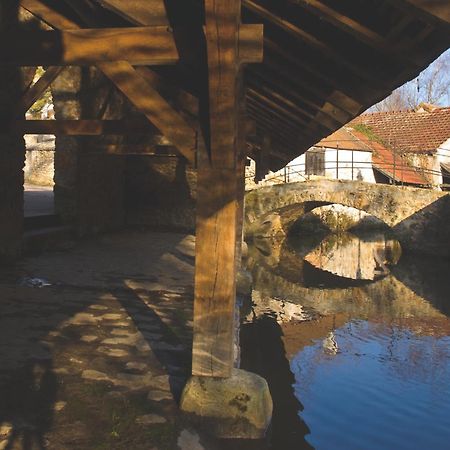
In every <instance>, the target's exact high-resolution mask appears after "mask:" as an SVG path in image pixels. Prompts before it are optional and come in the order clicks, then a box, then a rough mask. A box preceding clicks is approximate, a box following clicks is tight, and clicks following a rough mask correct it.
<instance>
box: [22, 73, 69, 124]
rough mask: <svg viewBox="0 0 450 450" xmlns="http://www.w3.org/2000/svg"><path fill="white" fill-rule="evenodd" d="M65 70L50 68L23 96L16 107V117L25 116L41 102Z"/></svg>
mask: <svg viewBox="0 0 450 450" xmlns="http://www.w3.org/2000/svg"><path fill="white" fill-rule="evenodd" d="M62 70H63V68H62V67H55V66H53V67H48V68H47V70H46V71H45V72H44V74H43V75H42V76H41V77H40V78H39V80H37V81H36V83H34V84H33V85H31V86H30V87H29V88H28V89H27V90H26V92H25V93H24V94H23V96H22V98H21V99H20V100H19V102H18V104H17V107H16V112H15V115H16V116H21V115H23V114H25V113H26V112H27V111H28V110H29V109H30V108H31V107H32V106H33V105H34V104H35V103H36V101H37V100H39V99H40V98H41V97H42V95H43V94H44V92H45V91H46V90H47V89H48V87H49V86H50V84H51V83H52V82H53V81H54V80H55V79H56V77H57V76H58V75H59V74H60V73H61V71H62Z"/></svg>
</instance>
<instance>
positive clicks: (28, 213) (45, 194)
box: [24, 184, 55, 217]
mask: <svg viewBox="0 0 450 450" xmlns="http://www.w3.org/2000/svg"><path fill="white" fill-rule="evenodd" d="M53 199H54V197H53V187H51V186H34V185H32V184H25V192H24V215H25V217H33V216H44V215H50V214H54V213H55V208H54V203H53V201H54V200H53Z"/></svg>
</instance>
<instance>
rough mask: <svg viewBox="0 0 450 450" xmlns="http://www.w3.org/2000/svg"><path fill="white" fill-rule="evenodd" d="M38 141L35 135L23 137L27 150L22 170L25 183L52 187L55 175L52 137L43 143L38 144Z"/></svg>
mask: <svg viewBox="0 0 450 450" xmlns="http://www.w3.org/2000/svg"><path fill="white" fill-rule="evenodd" d="M45 137H46V136H45ZM38 140H39V139H38V136H37V135H31V136H30V135H27V136H25V142H26V149H27V151H26V157H25V168H24V176H25V183H27V184H34V185H38V186H53V184H54V181H53V177H54V174H55V164H54V163H55V151H54V150H55V141H54V136H53V137H51V139H50V138H48V139H47V140H45V141H44V142H38Z"/></svg>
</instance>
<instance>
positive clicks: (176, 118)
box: [97, 61, 198, 164]
mask: <svg viewBox="0 0 450 450" xmlns="http://www.w3.org/2000/svg"><path fill="white" fill-rule="evenodd" d="M97 66H98V67H99V69H100V70H101V71H102V72H103V73H104V74H105V75H106V76H107V77H108V78H109V79H110V80H111V81H112V82H113V83H114V84H115V85H116V86H117V88H118V89H120V90H121V91H122V92H123V94H124V95H125V96H126V97H127V98H128V99H129V100H130V101H131V102H132V103H133V105H134V106H136V108H137V109H138V110H139V111H140V112H142V113H143V114H144V115H145V116H146V117H147V119H148V120H149V121H150V122H151V123H152V124H154V125H155V126H156V127H157V128H158V129H159V130H160V131H161V133H162V134H164V136H166V137H167V139H169V140H170V141H171V142H172V144H173V145H174V146H175V147H177V148H178V149H179V151H180V153H181V154H182V155H183V156H184V157H185V158H186V159H187V160H188V161H189V162H190V163H191V164H195V149H196V146H197V140H198V137H197V133H196V132H195V131H194V130H193V129H192V128H190V127H189V125H188V124H187V123H186V122H185V120H184V119H183V118H182V117H181V116H180V114H179V113H177V112H176V111H175V110H174V109H173V108H172V107H171V106H170V104H169V103H168V102H167V101H166V100H165V99H164V98H163V97H161V95H160V94H159V93H158V92H157V91H156V89H154V88H153V87H152V86H151V85H150V84H149V83H148V82H147V81H146V80H145V79H144V78H143V77H142V76H141V75H140V74H139V73H137V72H136V70H135V69H134V68H133V66H131V65H130V64H129V63H128V62H126V61H118V62H115V63H100V64H97Z"/></svg>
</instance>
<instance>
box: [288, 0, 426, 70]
mask: <svg viewBox="0 0 450 450" xmlns="http://www.w3.org/2000/svg"><path fill="white" fill-rule="evenodd" d="M295 3H296V4H297V5H300V6H301V7H303V8H305V9H307V10H308V11H310V12H312V13H313V14H315V15H317V16H318V17H320V19H323V20H326V21H327V22H329V23H331V24H333V25H335V26H336V27H337V28H339V29H341V30H342V31H344V32H346V33H349V34H351V35H352V36H354V37H355V38H356V39H358V40H360V41H362V42H364V43H365V44H367V45H370V46H371V47H372V48H374V49H376V50H378V51H380V52H382V53H384V54H385V55H388V56H391V57H394V58H395V59H399V60H401V61H404V62H405V63H407V64H412V65H414V66H417V64H418V63H417V61H416V59H415V58H414V57H413V56H411V55H408V53H405V52H402V51H398V48H397V46H396V45H395V43H394V42H393V41H391V40H389V39H386V38H385V37H383V36H381V35H380V34H378V33H377V32H375V31H373V30H372V29H370V28H368V27H366V26H365V25H363V24H361V23H360V22H358V21H356V20H353V19H352V18H351V17H348V16H346V15H345V14H341V13H340V12H339V11H337V10H335V9H333V8H330V7H329V6H328V5H326V4H325V3H323V2H322V1H321V0H296V1H295Z"/></svg>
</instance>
